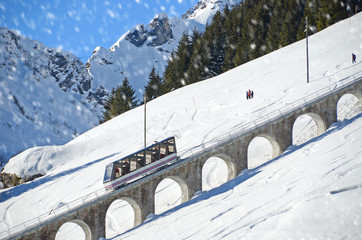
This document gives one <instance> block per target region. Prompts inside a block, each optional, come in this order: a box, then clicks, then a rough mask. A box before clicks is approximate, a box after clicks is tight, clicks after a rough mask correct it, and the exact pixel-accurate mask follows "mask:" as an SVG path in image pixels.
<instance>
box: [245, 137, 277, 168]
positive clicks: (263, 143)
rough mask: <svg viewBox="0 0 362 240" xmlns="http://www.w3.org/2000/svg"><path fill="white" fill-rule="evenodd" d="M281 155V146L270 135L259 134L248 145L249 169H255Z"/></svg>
mask: <svg viewBox="0 0 362 240" xmlns="http://www.w3.org/2000/svg"><path fill="white" fill-rule="evenodd" d="M280 154H281V150H280V145H279V143H278V142H277V141H276V139H275V137H274V136H272V135H270V134H266V133H264V134H259V135H258V136H255V137H254V138H253V139H252V140H251V141H250V143H249V144H248V153H247V168H248V169H251V168H255V167H257V166H259V165H261V164H264V163H266V162H267V161H269V160H271V159H273V158H276V157H278V156H279V155H280Z"/></svg>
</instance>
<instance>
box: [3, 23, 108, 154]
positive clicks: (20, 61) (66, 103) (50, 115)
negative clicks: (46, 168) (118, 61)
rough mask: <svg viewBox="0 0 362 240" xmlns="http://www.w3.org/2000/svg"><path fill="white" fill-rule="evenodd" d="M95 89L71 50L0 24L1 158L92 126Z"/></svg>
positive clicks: (97, 111) (64, 138)
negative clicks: (46, 42) (23, 34)
mask: <svg viewBox="0 0 362 240" xmlns="http://www.w3.org/2000/svg"><path fill="white" fill-rule="evenodd" d="M96 92H97V91H94V89H93V88H92V79H91V77H90V76H89V75H88V73H87V70H86V68H85V67H84V65H83V64H82V62H81V61H80V60H79V59H78V58H77V57H75V56H74V55H73V54H71V53H69V52H64V51H61V50H58V49H55V48H48V47H46V46H44V45H43V44H42V43H40V42H38V41H33V40H31V39H29V38H26V37H23V36H21V35H19V34H18V33H17V32H15V31H13V30H9V29H6V28H2V27H0V118H1V125H0V133H1V134H0V161H1V160H3V161H5V160H7V159H8V158H9V157H10V156H11V155H13V154H15V153H18V152H19V151H22V150H24V149H26V148H29V147H33V146H37V145H49V144H64V143H65V142H67V141H69V140H71V139H72V138H74V137H75V136H78V135H79V134H81V133H83V132H84V131H86V130H88V129H90V128H92V127H94V126H96V125H97V124H98V117H97V116H98V115H99V114H100V111H101V108H100V105H99V104H98V102H97V101H99V100H100V98H98V99H97V98H95V97H93V96H94V95H95V93H96Z"/></svg>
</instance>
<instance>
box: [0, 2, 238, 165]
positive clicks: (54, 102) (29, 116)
mask: <svg viewBox="0 0 362 240" xmlns="http://www.w3.org/2000/svg"><path fill="white" fill-rule="evenodd" d="M235 3H236V1H233V0H222V1H221V0H217V1H216V0H200V1H199V2H198V3H197V4H196V5H195V6H194V7H193V8H191V9H190V10H189V11H187V13H186V14H185V15H184V16H183V18H182V19H181V18H177V17H175V18H169V17H168V16H167V15H166V14H158V15H156V16H155V18H154V19H152V20H151V21H150V22H149V23H148V24H147V25H144V24H139V25H137V26H136V27H134V28H132V29H131V30H129V31H128V32H127V33H125V34H124V35H123V36H122V37H121V38H120V39H119V40H118V41H117V42H116V43H115V44H114V45H113V46H112V47H111V48H110V49H109V50H106V49H104V48H103V47H97V48H96V49H95V50H94V52H93V54H92V56H91V57H90V59H89V60H88V62H87V64H86V66H84V65H83V64H82V62H81V61H80V60H79V59H78V58H77V57H75V56H74V55H73V54H71V53H69V52H65V51H62V50H59V49H55V48H48V47H46V46H44V44H42V43H40V42H38V41H33V40H31V39H29V38H26V37H23V36H20V35H19V34H18V33H17V32H16V31H13V30H9V29H6V28H0V86H1V88H0V117H1V119H2V121H1V125H0V133H1V134H0V167H1V166H3V165H4V164H5V163H6V161H7V160H8V159H9V158H10V157H11V156H12V155H14V154H17V153H19V152H21V151H23V150H25V149H27V148H29V147H33V146H41V145H47V144H64V143H65V142H67V141H69V140H71V139H72V138H74V137H75V136H77V135H79V134H80V133H82V132H84V131H86V130H89V129H90V128H92V127H94V126H95V125H97V124H98V119H99V117H100V116H101V115H102V111H103V106H102V104H103V101H104V100H105V99H106V97H107V95H108V94H109V93H110V92H111V90H112V88H114V87H117V86H118V85H120V84H121V82H122V80H123V78H124V77H127V78H128V80H129V81H130V82H131V85H132V86H133V87H134V89H136V94H137V95H138V96H139V97H140V96H141V95H142V91H143V89H144V86H145V85H146V84H147V81H148V75H149V73H150V72H151V69H152V67H153V66H154V67H155V68H156V69H157V71H158V72H159V74H162V72H163V70H164V67H165V65H166V64H167V61H168V59H169V56H170V54H171V52H172V51H173V50H174V49H175V47H177V44H178V41H179V39H180V38H181V35H182V34H183V33H184V32H187V33H191V32H192V30H194V29H195V28H196V29H198V30H200V31H203V30H204V28H205V25H206V23H207V22H210V21H211V18H212V16H213V14H215V13H216V12H217V11H218V10H222V9H223V8H224V6H225V5H226V4H228V5H229V6H230V7H231V6H232V5H234V4H235Z"/></svg>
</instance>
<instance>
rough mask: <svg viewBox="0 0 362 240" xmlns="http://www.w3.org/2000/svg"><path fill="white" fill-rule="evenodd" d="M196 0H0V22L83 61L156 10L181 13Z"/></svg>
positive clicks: (0, 24) (151, 16)
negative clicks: (99, 47)
mask: <svg viewBox="0 0 362 240" xmlns="http://www.w3.org/2000/svg"><path fill="white" fill-rule="evenodd" d="M197 2H198V0H82V1H74V0H47V1H44V0H0V26H2V27H6V28H10V29H14V30H18V31H19V32H20V33H21V34H22V35H24V36H27V37H29V38H31V39H34V40H37V41H40V42H42V43H44V44H45V45H46V46H48V47H57V48H61V49H63V50H66V51H70V52H72V53H74V54H75V55H76V56H78V57H79V58H80V59H81V60H82V61H83V62H86V61H87V59H88V58H89V57H90V56H91V54H92V52H93V50H94V48H96V47H97V46H102V47H105V48H107V49H108V48H109V47H111V46H112V45H113V44H114V43H115V42H116V41H117V40H118V38H119V37H121V36H122V35H123V34H124V33H125V32H126V31H127V30H129V29H130V28H132V27H134V26H136V25H137V24H139V23H144V24H147V23H148V22H149V21H150V20H151V19H152V18H153V17H154V16H155V15H156V14H157V13H161V12H166V13H167V14H168V15H169V16H170V17H173V16H177V17H181V16H182V14H184V13H185V12H186V11H187V10H188V9H189V8H191V7H193V6H194V5H195V4H196V3H197Z"/></svg>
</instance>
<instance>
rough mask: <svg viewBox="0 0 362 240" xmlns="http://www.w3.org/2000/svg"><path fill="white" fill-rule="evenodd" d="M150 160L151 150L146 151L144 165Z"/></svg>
mask: <svg viewBox="0 0 362 240" xmlns="http://www.w3.org/2000/svg"><path fill="white" fill-rule="evenodd" d="M151 162H152V152H151V151H146V165H147V164H150V163H151Z"/></svg>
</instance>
